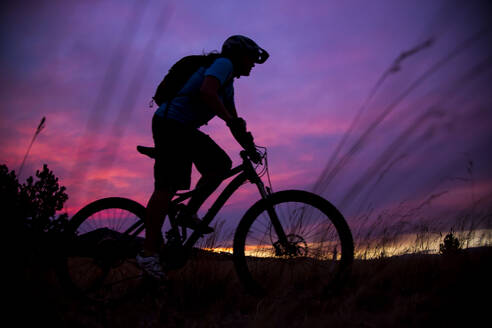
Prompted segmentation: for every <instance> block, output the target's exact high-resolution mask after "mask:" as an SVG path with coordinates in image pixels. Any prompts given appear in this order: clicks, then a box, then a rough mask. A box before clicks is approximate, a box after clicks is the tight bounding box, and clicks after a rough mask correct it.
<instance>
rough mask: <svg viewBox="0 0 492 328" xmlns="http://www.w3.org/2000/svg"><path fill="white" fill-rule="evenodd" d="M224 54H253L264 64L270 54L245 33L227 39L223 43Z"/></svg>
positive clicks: (257, 60) (259, 62) (233, 55)
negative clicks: (244, 34)
mask: <svg viewBox="0 0 492 328" xmlns="http://www.w3.org/2000/svg"><path fill="white" fill-rule="evenodd" d="M222 54H223V55H225V56H231V57H236V56H237V55H240V54H247V55H251V56H252V57H253V58H254V59H255V63H258V64H263V63H264V62H265V61H266V60H267V59H268V57H269V56H270V55H269V54H268V52H266V50H265V49H263V48H260V47H259V46H258V45H257V44H256V42H254V41H253V40H251V39H250V38H248V37H246V36H243V35H233V36H231V37H229V38H228V39H227V40H225V42H224V44H223V45H222Z"/></svg>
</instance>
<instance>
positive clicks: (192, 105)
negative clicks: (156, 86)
mask: <svg viewBox="0 0 492 328" xmlns="http://www.w3.org/2000/svg"><path fill="white" fill-rule="evenodd" d="M205 76H214V77H216V78H217V79H218V80H219V82H220V88H219V90H218V95H219V98H220V99H221V100H222V102H223V103H224V105H225V106H226V107H229V106H234V87H233V80H234V79H233V66H232V62H231V61H230V60H229V59H227V58H224V57H220V58H217V59H216V60H215V61H214V62H213V63H212V65H210V67H208V68H205V67H200V68H199V69H198V70H197V71H196V72H195V73H193V75H192V76H191V77H190V79H189V80H188V81H187V82H186V83H185V85H184V86H183V88H182V89H181V91H180V92H179V93H178V96H176V97H175V98H174V99H173V100H171V103H170V104H169V106H167V102H165V103H163V104H162V105H161V106H160V107H159V108H158V109H157V111H156V115H158V116H161V117H167V118H170V119H173V120H176V121H178V122H181V123H183V124H186V125H188V126H191V127H195V128H198V127H200V126H202V125H204V124H206V123H207V122H208V121H210V120H211V119H212V118H213V117H214V116H215V113H214V112H213V111H212V110H211V109H210V108H208V107H207V106H206V105H205V104H204V103H203V102H201V101H200V97H199V92H200V87H201V86H202V84H203V80H204V79H205ZM166 107H167V108H166Z"/></svg>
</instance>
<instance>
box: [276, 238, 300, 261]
mask: <svg viewBox="0 0 492 328" xmlns="http://www.w3.org/2000/svg"><path fill="white" fill-rule="evenodd" d="M286 237H287V245H284V244H283V243H282V242H280V240H279V241H276V242H275V243H273V247H274V249H275V255H276V256H287V257H302V256H307V254H308V246H307V243H306V241H305V240H304V238H302V237H301V236H299V235H296V234H290V235H287V236H286Z"/></svg>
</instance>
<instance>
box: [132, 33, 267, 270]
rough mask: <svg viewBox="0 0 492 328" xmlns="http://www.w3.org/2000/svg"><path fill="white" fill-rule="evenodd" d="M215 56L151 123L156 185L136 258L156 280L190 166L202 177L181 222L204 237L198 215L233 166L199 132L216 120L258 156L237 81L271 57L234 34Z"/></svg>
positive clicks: (180, 218) (249, 40) (188, 176)
mask: <svg viewBox="0 0 492 328" xmlns="http://www.w3.org/2000/svg"><path fill="white" fill-rule="evenodd" d="M215 56H216V57H217V58H216V59H215V60H214V61H213V62H212V64H211V65H210V66H208V67H205V66H204V67H200V68H199V69H198V70H197V71H196V72H195V73H193V74H192V75H191V77H190V78H189V79H188V81H187V82H186V83H185V84H184V86H183V87H182V89H181V90H180V92H179V93H178V95H177V96H175V97H174V98H172V99H171V100H169V101H167V102H165V103H163V104H161V105H160V106H159V108H158V109H157V110H156V112H155V114H154V116H153V118H152V136H153V139H154V144H155V151H156V153H155V165H154V181H155V183H154V192H153V193H152V196H151V197H150V199H149V201H148V204H147V208H146V220H145V229H146V236H145V241H144V248H143V251H142V252H141V253H140V254H138V255H137V262H138V264H139V265H140V266H141V267H142V269H143V270H144V271H145V272H146V273H147V274H149V275H150V276H152V277H154V278H157V279H165V277H166V275H165V272H164V270H163V268H162V265H161V261H160V259H159V252H158V251H159V249H160V247H161V244H162V243H163V237H162V233H161V229H162V225H163V223H164V218H165V214H166V213H167V210H168V207H169V203H170V201H171V199H172V198H173V196H174V195H175V193H176V191H178V190H185V189H189V188H190V183H191V168H192V163H193V164H194V165H195V167H196V168H197V170H198V171H199V172H200V174H201V178H200V179H199V181H198V183H197V191H196V192H195V193H194V195H193V196H192V198H191V199H190V201H189V202H188V205H187V207H186V208H185V209H183V210H182V211H181V212H180V214H179V219H178V220H179V222H180V224H182V225H184V226H187V227H190V228H193V229H195V230H200V231H201V232H202V233H209V232H212V231H213V229H212V228H210V227H208V226H207V225H204V224H202V221H201V220H200V219H199V218H198V216H197V214H196V213H197V211H198V209H199V208H200V206H201V205H202V204H203V202H204V201H205V200H206V199H207V198H208V196H210V195H211V194H212V193H213V192H214V190H215V189H216V188H217V187H218V186H219V185H220V183H221V182H222V181H223V179H224V178H225V177H226V175H227V173H228V172H229V170H230V169H231V166H232V161H231V159H230V158H229V156H228V155H227V154H226V153H225V152H224V150H222V149H221V148H220V147H219V146H218V145H217V144H216V143H215V142H214V141H213V140H212V139H211V138H210V137H209V136H208V135H206V134H204V133H203V132H201V131H200V130H198V128H199V127H200V126H202V125H204V124H206V123H207V122H208V121H210V120H211V119H212V118H213V117H215V116H218V117H219V118H221V119H222V120H224V121H225V122H226V124H227V126H228V127H229V128H230V131H231V133H232V135H233V136H234V138H235V139H236V140H237V141H238V142H239V144H240V145H241V146H242V147H243V148H245V149H246V150H248V151H249V152H252V153H253V154H256V150H255V149H254V143H253V140H252V137H251V134H249V133H248V132H247V130H246V122H245V121H244V120H243V119H242V118H240V117H239V116H238V114H237V111H236V107H235V105H234V87H233V82H234V78H240V77H241V76H249V74H250V72H251V69H252V68H253V67H254V66H255V63H258V64H262V63H264V62H265V61H266V60H267V58H268V56H269V55H268V53H267V52H266V51H265V50H264V49H262V48H260V47H259V46H258V45H257V44H256V43H255V42H254V41H253V40H251V39H250V38H247V37H245V36H242V35H234V36H231V37H229V38H228V39H227V40H226V41H225V42H224V44H223V45H222V50H221V53H220V54H218V55H217V54H216V55H215ZM253 157H254V156H253ZM258 160H259V159H258Z"/></svg>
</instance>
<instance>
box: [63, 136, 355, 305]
mask: <svg viewBox="0 0 492 328" xmlns="http://www.w3.org/2000/svg"><path fill="white" fill-rule="evenodd" d="M137 149H138V150H139V151H140V152H141V153H143V154H145V155H147V156H149V157H153V151H154V149H153V148H150V147H142V146H138V147H137ZM256 151H257V154H260V155H261V157H260V161H259V163H258V164H254V163H253V162H252V160H251V154H250V153H248V152H247V151H241V152H240V157H241V159H242V164H240V165H238V166H236V167H234V168H232V169H231V170H230V172H229V174H228V176H227V178H226V180H227V179H228V178H232V177H234V178H233V179H232V180H231V181H230V182H229V183H228V185H227V186H226V187H225V189H223V191H222V192H221V193H220V194H219V196H218V197H217V199H216V200H215V201H214V203H213V204H212V205H211V207H210V208H209V209H208V211H207V212H206V214H205V215H204V216H203V218H202V220H203V223H204V224H206V225H210V223H211V222H212V221H213V220H214V218H215V217H216V216H217V214H218V213H219V210H220V209H221V208H222V207H223V206H224V204H225V203H226V202H227V200H228V199H229V198H230V197H231V196H232V194H233V193H234V192H235V191H236V190H238V189H239V188H240V187H241V186H242V185H243V184H245V183H248V182H249V183H252V184H254V185H256V187H257V189H258V192H259V196H260V199H259V200H258V201H257V202H255V203H254V204H253V205H252V206H251V207H250V208H249V209H248V210H247V211H246V212H245V214H244V215H243V217H242V219H241V220H240V222H239V225H238V226H237V228H236V231H235V234H234V239H233V247H232V249H233V251H232V259H233V262H234V267H235V270H236V272H237V275H238V277H239V280H240V282H241V283H242V285H243V286H244V288H245V290H246V291H247V292H249V293H252V294H254V295H266V294H269V293H276V292H279V291H282V290H283V291H285V290H287V289H289V288H298V289H299V288H304V287H306V286H307V285H309V284H310V285H312V284H315V285H316V286H317V287H319V288H324V287H325V286H328V285H329V284H330V283H333V282H334V281H337V280H338V279H339V277H340V276H341V275H343V274H344V273H345V272H347V270H348V268H349V267H350V264H351V263H352V261H353V257H354V246H353V240H352V234H351V232H350V229H349V226H348V225H347V223H346V221H345V219H344V217H343V216H342V214H341V213H340V212H339V211H338V210H337V209H336V208H335V206H333V205H332V204H331V203H330V202H328V201H327V200H326V199H324V198H322V197H320V196H318V195H316V194H313V193H311V192H308V191H302V190H284V191H279V192H272V188H271V184H270V183H269V185H268V186H267V185H265V184H264V183H263V181H262V177H263V176H264V175H265V174H267V175H268V181H270V178H269V171H268V159H267V151H266V148H263V147H256ZM194 192H196V190H192V191H188V192H184V193H177V194H176V195H175V196H174V198H173V200H172V201H171V205H170V207H169V211H168V213H167V218H168V220H167V221H168V223H167V226H168V227H170V228H169V229H166V231H164V234H163V239H164V240H163V247H162V254H161V258H162V259H163V262H164V263H163V265H164V267H165V268H166V269H167V270H169V271H171V270H178V269H180V268H182V267H183V266H184V265H185V264H186V263H187V261H188V259H189V258H190V254H192V253H193V251H194V250H196V249H195V248H194V246H195V245H196V243H197V241H198V240H199V239H200V238H202V237H203V236H204V235H203V234H202V233H201V232H200V231H199V230H191V229H189V228H185V227H183V226H181V225H180V223H179V222H178V220H177V217H178V214H179V211H180V210H181V209H182V208H183V207H184V206H185V205H184V204H183V202H185V201H186V200H187V199H189V198H190V197H191V196H192V195H193V193H194ZM144 222H145V207H144V206H142V205H141V204H139V203H137V202H135V201H133V200H130V199H127V198H120V197H111V198H104V199H99V200H96V201H94V202H92V203H90V204H88V205H87V206H85V207H84V208H82V209H81V210H80V211H79V212H77V213H76V214H75V215H74V216H73V218H72V219H71V220H70V224H69V228H68V231H69V233H70V235H71V236H73V237H72V242H71V243H70V245H71V246H70V247H67V256H66V260H65V261H64V262H63V265H62V269H61V276H62V277H63V278H62V280H63V281H64V282H65V284H66V285H67V286H69V289H70V290H71V291H73V292H75V293H77V294H78V295H83V296H84V297H86V298H89V299H91V300H97V301H107V300H112V299H117V298H120V297H122V296H123V295H124V294H126V293H128V291H129V290H130V289H131V288H138V287H137V286H138V284H139V283H140V281H141V280H142V279H143V278H144V275H143V272H142V271H141V269H140V268H139V267H138V265H137V264H136V260H135V256H136V254H137V252H138V251H139V250H140V249H141V247H142V243H143V240H144V238H145V225H144ZM190 231H191V233H189V232H190Z"/></svg>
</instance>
